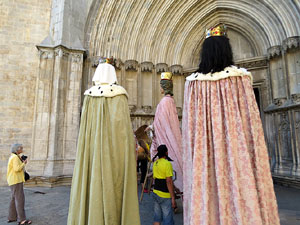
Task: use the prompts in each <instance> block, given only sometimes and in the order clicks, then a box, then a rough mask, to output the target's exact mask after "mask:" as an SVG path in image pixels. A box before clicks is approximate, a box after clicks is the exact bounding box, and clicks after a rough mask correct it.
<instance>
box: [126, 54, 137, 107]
mask: <svg viewBox="0 0 300 225" xmlns="http://www.w3.org/2000/svg"><path fill="white" fill-rule="evenodd" d="M124 66H125V71H126V76H125V85H124V86H125V89H126V90H127V92H128V95H129V99H128V104H129V107H130V109H131V111H132V112H133V111H135V110H136V108H137V106H138V82H139V79H138V71H139V64H138V62H137V61H135V60H126V61H125V63H124Z"/></svg>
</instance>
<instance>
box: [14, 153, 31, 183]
mask: <svg viewBox="0 0 300 225" xmlns="http://www.w3.org/2000/svg"><path fill="white" fill-rule="evenodd" d="M15 154H16V153H15ZM16 155H17V154H16ZM17 156H18V155H17ZM18 158H19V159H20V160H21V162H23V160H22V159H21V158H20V157H19V156H18ZM24 178H25V181H27V180H29V179H30V175H29V173H27V172H26V171H25V170H24Z"/></svg>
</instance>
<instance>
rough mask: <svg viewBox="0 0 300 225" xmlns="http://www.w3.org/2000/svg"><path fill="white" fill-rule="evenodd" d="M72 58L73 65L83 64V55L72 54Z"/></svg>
mask: <svg viewBox="0 0 300 225" xmlns="http://www.w3.org/2000/svg"><path fill="white" fill-rule="evenodd" d="M71 56H72V63H80V62H82V59H83V55H82V54H78V53H73V54H71Z"/></svg>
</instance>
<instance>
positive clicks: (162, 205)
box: [153, 193, 174, 225]
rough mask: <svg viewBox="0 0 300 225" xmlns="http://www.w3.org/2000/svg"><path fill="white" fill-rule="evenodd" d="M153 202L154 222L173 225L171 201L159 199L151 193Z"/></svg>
mask: <svg viewBox="0 0 300 225" xmlns="http://www.w3.org/2000/svg"><path fill="white" fill-rule="evenodd" d="M153 200H154V222H160V223H161V222H163V225H174V220H173V209H172V200H171V199H170V198H161V197H159V196H158V195H157V194H155V193H153Z"/></svg>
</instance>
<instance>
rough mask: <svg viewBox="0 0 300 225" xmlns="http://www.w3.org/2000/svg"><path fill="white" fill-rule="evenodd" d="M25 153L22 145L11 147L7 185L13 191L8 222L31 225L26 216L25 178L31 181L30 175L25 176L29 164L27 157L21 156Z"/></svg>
mask: <svg viewBox="0 0 300 225" xmlns="http://www.w3.org/2000/svg"><path fill="white" fill-rule="evenodd" d="M22 152H23V146H22V145H21V144H13V145H12V146H11V156H10V158H9V160H8V165H7V183H8V186H9V187H10V189H11V201H10V205H9V212H8V220H7V222H8V223H10V222H15V221H18V222H19V224H31V223H32V222H31V221H30V220H27V219H26V215H25V208H24V206H25V195H24V189H23V183H24V182H25V176H26V178H28V179H29V175H28V174H27V175H25V174H26V172H25V170H24V168H25V165H26V164H27V157H26V156H25V157H24V155H23V156H22V157H20V156H19V155H20V154H21V153H22Z"/></svg>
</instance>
